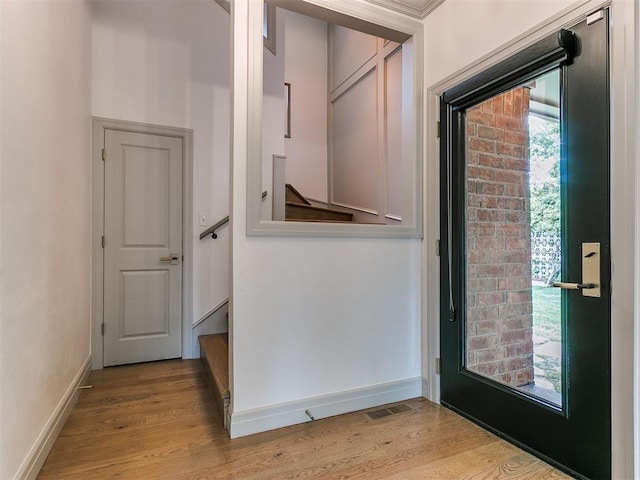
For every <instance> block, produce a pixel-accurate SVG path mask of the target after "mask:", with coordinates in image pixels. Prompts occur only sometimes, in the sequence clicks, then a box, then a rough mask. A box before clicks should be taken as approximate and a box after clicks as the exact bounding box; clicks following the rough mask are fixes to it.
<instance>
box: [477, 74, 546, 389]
mask: <svg viewBox="0 0 640 480" xmlns="http://www.w3.org/2000/svg"><path fill="white" fill-rule="evenodd" d="M528 113H529V88H527V87H516V88H514V89H512V90H510V91H508V92H506V93H504V94H501V95H498V96H496V97H493V98H491V99H489V100H487V101H485V102H483V103H481V104H479V105H477V106H475V107H473V108H470V109H468V110H467V114H466V122H467V123H466V128H467V183H468V186H467V189H468V191H467V246H466V249H467V251H466V253H467V369H469V370H471V371H474V372H477V373H479V374H482V375H485V376H487V377H490V378H492V379H494V380H497V381H500V382H503V383H506V384H509V385H511V386H523V385H527V384H530V383H532V382H533V379H534V376H533V341H532V321H533V317H532V300H531V253H530V242H531V239H530V237H531V234H530V214H529V128H528V121H527V117H528Z"/></svg>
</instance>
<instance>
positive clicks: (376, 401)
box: [229, 377, 422, 438]
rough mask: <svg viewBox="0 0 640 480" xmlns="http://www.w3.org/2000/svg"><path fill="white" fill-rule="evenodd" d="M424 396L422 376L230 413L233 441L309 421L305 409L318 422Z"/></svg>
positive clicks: (230, 431) (230, 429) (230, 432)
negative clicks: (322, 419)
mask: <svg viewBox="0 0 640 480" xmlns="http://www.w3.org/2000/svg"><path fill="white" fill-rule="evenodd" d="M420 396H422V377H415V378H408V379H405V380H399V381H397V382H390V383H384V384H380V385H373V386H370V387H363V388H356V389H353V390H348V391H345V392H340V393H333V394H330V395H321V396H318V397H312V398H305V399H302V400H296V401H294V402H287V403H281V404H277V405H271V406H268V407H262V408H255V409H251V410H244V411H240V412H232V413H231V422H230V428H229V434H230V435H231V438H237V437H243V436H245V435H251V434H254V433H259V432H265V431H267V430H273V429H276V428H282V427H288V426H289V425H296V424H298V423H305V422H308V421H309V417H308V416H307V414H306V413H305V410H307V409H308V410H309V411H310V412H311V414H312V415H313V416H314V417H315V419H316V420H318V419H321V418H326V417H332V416H334V415H341V414H343V413H349V412H355V411H357V410H363V409H365V408H371V407H376V406H379V405H384V404H387V403H393V402H400V401H402V400H408V399H410V398H416V397H420Z"/></svg>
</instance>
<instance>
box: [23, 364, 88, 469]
mask: <svg viewBox="0 0 640 480" xmlns="http://www.w3.org/2000/svg"><path fill="white" fill-rule="evenodd" d="M90 371H91V356H89V357H87V359H86V360H85V361H84V363H83V364H82V367H81V368H80V370H79V371H78V373H76V376H75V377H74V379H73V381H72V382H71V384H70V385H69V387H68V388H67V391H66V392H65V393H64V396H63V397H62V399H61V400H60V402H59V403H58V405H57V406H56V408H55V410H54V411H53V413H52V414H51V416H50V417H49V420H48V421H47V423H46V424H45V426H44V428H43V429H42V431H41V432H40V435H38V439H37V440H36V442H35V443H34V445H33V447H31V450H30V451H29V454H28V455H27V458H25V460H24V462H22V465H21V466H20V469H18V473H17V475H16V477H15V478H19V479H21V480H32V479H33V480H35V478H36V477H37V476H38V473H39V472H40V469H41V468H42V465H44V461H45V460H46V459H47V455H49V452H50V451H51V448H52V447H53V444H54V442H55V441H56V438H58V434H59V433H60V430H62V427H63V426H64V423H65V422H66V421H67V418H68V417H69V414H70V413H71V410H72V409H73V406H74V405H75V404H76V401H77V400H78V392H79V390H78V387H79V386H81V385H82V384H83V383H84V382H85V381H86V379H87V377H88V376H89V372H90Z"/></svg>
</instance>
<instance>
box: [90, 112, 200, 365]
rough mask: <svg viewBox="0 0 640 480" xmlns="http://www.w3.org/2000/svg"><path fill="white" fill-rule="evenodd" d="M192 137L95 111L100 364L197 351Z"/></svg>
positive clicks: (96, 355)
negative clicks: (193, 295)
mask: <svg viewBox="0 0 640 480" xmlns="http://www.w3.org/2000/svg"><path fill="white" fill-rule="evenodd" d="M191 138H192V134H191V131H190V130H184V129H177V128H172V127H161V126H155V125H146V124H137V123H131V122H122V121H117V120H109V119H101V118H94V120H93V182H92V188H93V192H92V199H93V209H92V214H93V249H92V256H93V275H92V283H93V298H94V302H93V311H92V313H93V321H92V326H93V333H92V346H93V365H92V367H93V369H96V368H102V367H103V366H109V365H119V364H126V363H136V362H144V361H152V360H160V359H166V358H177V357H185V358H189V357H190V356H191V334H192V328H191V322H190V319H191V313H190V312H191V285H190V284H191V282H190V279H191V260H190V253H191V241H192V238H191V237H192V236H191V235H190V233H191V201H190V198H191Z"/></svg>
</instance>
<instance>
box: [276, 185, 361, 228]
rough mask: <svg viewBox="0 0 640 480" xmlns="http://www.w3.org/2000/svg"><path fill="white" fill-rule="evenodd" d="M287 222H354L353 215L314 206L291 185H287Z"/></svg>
mask: <svg viewBox="0 0 640 480" xmlns="http://www.w3.org/2000/svg"><path fill="white" fill-rule="evenodd" d="M285 188H286V192H285V220H286V221H288V222H292V221H293V222H296V221H297V222H325V223H327V222H329V223H330V222H337V223H344V222H353V213H350V212H343V211H341V210H336V209H335V208H328V207H322V206H319V205H312V204H311V202H310V201H309V200H307V199H306V198H305V197H304V195H302V194H301V193H300V192H298V190H296V189H295V187H294V186H293V185H291V184H289V183H287V184H286V185H285Z"/></svg>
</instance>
